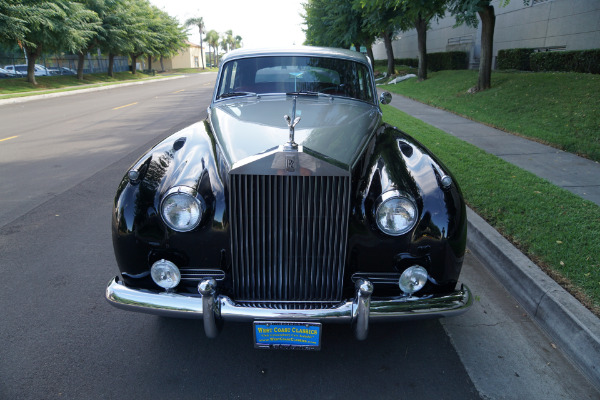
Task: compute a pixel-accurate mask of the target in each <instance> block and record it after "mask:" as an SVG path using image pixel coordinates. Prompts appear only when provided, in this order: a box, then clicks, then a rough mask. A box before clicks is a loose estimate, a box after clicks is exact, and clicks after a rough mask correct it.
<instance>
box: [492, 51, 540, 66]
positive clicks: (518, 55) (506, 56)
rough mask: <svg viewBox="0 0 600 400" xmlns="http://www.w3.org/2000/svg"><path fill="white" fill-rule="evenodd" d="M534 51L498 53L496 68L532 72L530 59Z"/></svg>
mask: <svg viewBox="0 0 600 400" xmlns="http://www.w3.org/2000/svg"><path fill="white" fill-rule="evenodd" d="M533 52H534V49H505V50H499V51H498V58H496V67H497V68H498V69H516V70H519V71H531V65H530V62H529V57H530V56H531V54H532V53H533Z"/></svg>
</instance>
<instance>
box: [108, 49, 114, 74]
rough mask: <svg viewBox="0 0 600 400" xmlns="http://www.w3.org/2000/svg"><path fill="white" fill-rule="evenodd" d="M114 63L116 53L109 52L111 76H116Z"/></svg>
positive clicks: (109, 71)
mask: <svg viewBox="0 0 600 400" xmlns="http://www.w3.org/2000/svg"><path fill="white" fill-rule="evenodd" d="M114 65H115V55H114V54H113V53H108V76H110V77H111V78H114V77H115V71H114Z"/></svg>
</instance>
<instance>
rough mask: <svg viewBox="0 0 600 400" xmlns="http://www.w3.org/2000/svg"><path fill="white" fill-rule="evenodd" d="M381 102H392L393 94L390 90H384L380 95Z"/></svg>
mask: <svg viewBox="0 0 600 400" xmlns="http://www.w3.org/2000/svg"><path fill="white" fill-rule="evenodd" d="M379 102H380V103H381V104H390V103H391V102H392V94H391V93H390V92H383V93H381V95H380V96H379Z"/></svg>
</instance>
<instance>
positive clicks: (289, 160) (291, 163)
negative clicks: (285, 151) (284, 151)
mask: <svg viewBox="0 0 600 400" xmlns="http://www.w3.org/2000/svg"><path fill="white" fill-rule="evenodd" d="M285 170H286V171H287V172H295V171H296V158H295V157H286V158H285Z"/></svg>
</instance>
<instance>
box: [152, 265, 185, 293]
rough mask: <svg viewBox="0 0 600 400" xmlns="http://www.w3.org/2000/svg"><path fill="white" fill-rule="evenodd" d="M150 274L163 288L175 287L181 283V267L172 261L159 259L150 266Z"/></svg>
mask: <svg viewBox="0 0 600 400" xmlns="http://www.w3.org/2000/svg"><path fill="white" fill-rule="evenodd" d="M150 275H151V276H152V280H153V281H154V283H156V284H157V285H158V286H160V287H161V288H165V289H173V288H174V287H175V286H177V285H179V281H181V272H179V268H177V266H176V265H175V264H173V263H172V262H171V261H167V260H159V261H157V262H155V263H154V264H152V268H150Z"/></svg>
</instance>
